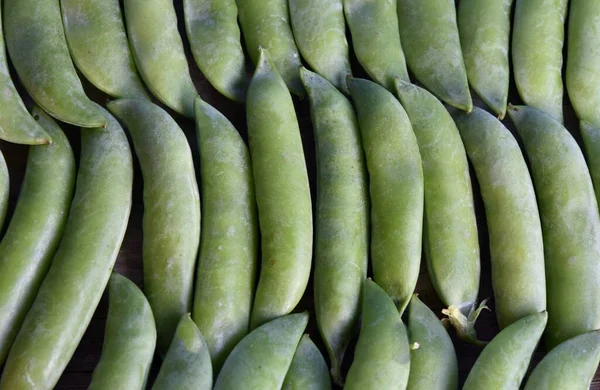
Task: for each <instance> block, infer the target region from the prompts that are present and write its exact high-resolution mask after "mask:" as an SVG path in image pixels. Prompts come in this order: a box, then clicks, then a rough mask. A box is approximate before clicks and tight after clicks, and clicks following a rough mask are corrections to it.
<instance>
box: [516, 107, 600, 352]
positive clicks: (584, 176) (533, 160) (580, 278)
mask: <svg viewBox="0 0 600 390" xmlns="http://www.w3.org/2000/svg"><path fill="white" fill-rule="evenodd" d="M508 113H509V114H510V117H511V119H512V121H513V122H514V123H515V125H516V126H517V130H518V132H519V135H520V136H521V139H522V140H523V144H524V146H525V151H526V153H527V156H528V158H529V164H530V167H531V171H532V177H533V184H534V187H535V192H536V195H537V201H538V206H539V208H540V217H541V221H542V233H543V239H544V255H545V265H546V283H547V288H546V297H547V298H546V299H547V300H548V314H549V316H550V319H549V321H548V329H547V330H546V344H547V346H548V349H551V348H552V347H554V346H556V345H557V344H560V343H561V342H562V341H564V340H566V339H568V338H571V337H573V336H575V335H578V334H580V333H584V332H587V331H590V330H595V329H598V328H600V307H599V306H598V304H597V303H598V301H600V280H598V277H597V275H598V274H600V263H598V258H600V245H598V237H600V216H599V215H598V204H597V202H596V198H595V196H594V188H593V186H592V180H591V178H590V173H589V171H588V168H587V166H586V163H585V159H584V157H583V154H582V153H581V149H580V148H579V145H577V142H575V139H573V136H572V135H571V134H570V133H569V132H568V131H567V129H565V128H564V127H563V126H562V125H561V124H560V123H558V122H557V121H556V120H554V119H553V118H552V117H551V116H550V115H547V114H546V113H544V112H543V111H541V110H538V109H535V108H532V107H528V106H517V107H509V110H508Z"/></svg>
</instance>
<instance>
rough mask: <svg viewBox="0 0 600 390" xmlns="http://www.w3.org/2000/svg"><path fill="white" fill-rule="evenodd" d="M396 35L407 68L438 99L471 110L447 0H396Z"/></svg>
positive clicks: (453, 10) (453, 15) (453, 12)
mask: <svg viewBox="0 0 600 390" xmlns="http://www.w3.org/2000/svg"><path fill="white" fill-rule="evenodd" d="M398 22H399V26H400V38H401V39H402V46H403V47H404V54H405V55H406V62H407V63H408V68H409V69H410V70H411V71H412V73H413V74H414V76H415V78H416V79H417V80H419V81H420V82H421V83H423V85H424V86H425V88H427V89H428V90H430V91H431V92H432V93H433V94H434V95H436V96H437V97H438V98H439V99H440V100H442V101H444V102H446V103H448V104H450V105H452V106H454V107H457V108H460V109H461V110H464V111H467V112H471V109H473V102H472V101H471V94H470V92H469V83H468V81H467V72H466V70H465V63H464V60H463V54H462V50H461V46H460V38H459V35H458V27H457V25H456V8H455V5H454V2H453V1H448V0H398Z"/></svg>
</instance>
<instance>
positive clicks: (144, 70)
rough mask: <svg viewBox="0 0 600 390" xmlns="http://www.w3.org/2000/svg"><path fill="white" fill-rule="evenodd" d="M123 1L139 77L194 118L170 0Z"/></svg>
mask: <svg viewBox="0 0 600 390" xmlns="http://www.w3.org/2000/svg"><path fill="white" fill-rule="evenodd" d="M123 4H124V9H125V22H126V25H127V32H128V33H129V40H130V43H131V51H132V53H133V58H134V60H135V63H136V65H137V68H138V70H139V71H140V75H141V76H142V79H143V80H144V81H145V83H146V85H147V86H148V88H149V89H150V91H151V92H152V94H154V96H156V97H157V98H158V100H160V101H161V102H163V103H164V104H165V105H166V106H167V107H169V108H171V109H172V110H174V111H176V112H178V113H179V114H182V115H185V116H187V117H189V118H193V117H194V99H195V98H196V96H197V95H198V93H197V92H196V87H195V86H194V82H193V81H192V77H191V76H190V70H189V67H188V63H187V59H186V58H185V52H184V50H183V42H182V40H181V36H180V35H179V31H177V15H176V14H175V8H174V6H173V1H172V0H124V2H123ZM159 333H160V330H159ZM159 339H160V337H159ZM159 344H160V342H159Z"/></svg>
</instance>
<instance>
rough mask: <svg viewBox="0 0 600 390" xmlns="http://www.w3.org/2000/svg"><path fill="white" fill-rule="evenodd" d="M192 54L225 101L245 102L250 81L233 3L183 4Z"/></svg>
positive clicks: (199, 0) (198, 0) (189, 0)
mask: <svg viewBox="0 0 600 390" xmlns="http://www.w3.org/2000/svg"><path fill="white" fill-rule="evenodd" d="M183 11H184V12H183V13H184V17H185V27H186V32H187V37H188V39H189V41H190V46H191V49H192V54H193V55H194V59H195V60H196V63H197V64H198V67H200V70H201V71H202V74H203V75H204V76H205V77H206V79H207V80H208V81H209V82H210V83H211V84H212V86H213V87H215V88H216V89H217V90H218V91H219V92H221V93H222V94H223V95H225V96H226V97H228V98H230V99H233V100H236V101H244V100H245V99H246V90H247V89H248V82H249V78H248V75H247V74H246V60H245V57H244V50H243V49H242V43H241V40H240V28H239V26H238V22H237V17H238V9H237V6H236V4H235V0H185V1H184V2H183Z"/></svg>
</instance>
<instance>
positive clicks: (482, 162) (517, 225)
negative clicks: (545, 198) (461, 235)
mask: <svg viewBox="0 0 600 390" xmlns="http://www.w3.org/2000/svg"><path fill="white" fill-rule="evenodd" d="M455 120H456V125H457V126H458V129H459V131H460V135H461V136H462V139H463V142H464V145H465V148H466V150H467V154H468V156H469V158H470V159H471V163H472V164H473V168H474V169H475V173H476V174H477V179H478V181H479V187H480V190H481V195H482V197H483V203H484V205H485V215H486V219H487V225H488V234H489V242H490V254H491V265H492V287H493V290H494V298H495V303H496V317H497V319H498V324H499V325H500V328H501V329H502V328H504V327H506V326H508V325H510V324H512V323H513V322H515V321H517V320H518V319H520V318H523V317H525V316H528V315H530V314H534V313H539V312H540V311H543V310H546V278H545V276H544V275H545V271H544V244H543V240H542V226H541V222H540V216H539V211H538V206H537V201H536V197H535V192H534V189H533V183H532V182H531V176H530V175H529V170H528V168H527V164H526V163H525V159H524V158H523V153H522V152H521V149H520V148H519V144H518V143H517V141H516V140H515V138H514V137H513V135H512V134H511V133H510V131H508V129H506V127H504V125H503V124H502V123H501V122H500V121H499V120H497V119H496V118H494V117H493V116H492V115H490V114H488V113H487V112H486V111H484V110H482V109H480V108H477V107H475V108H474V109H473V112H472V113H471V114H460V115H457V116H456V117H455Z"/></svg>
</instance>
